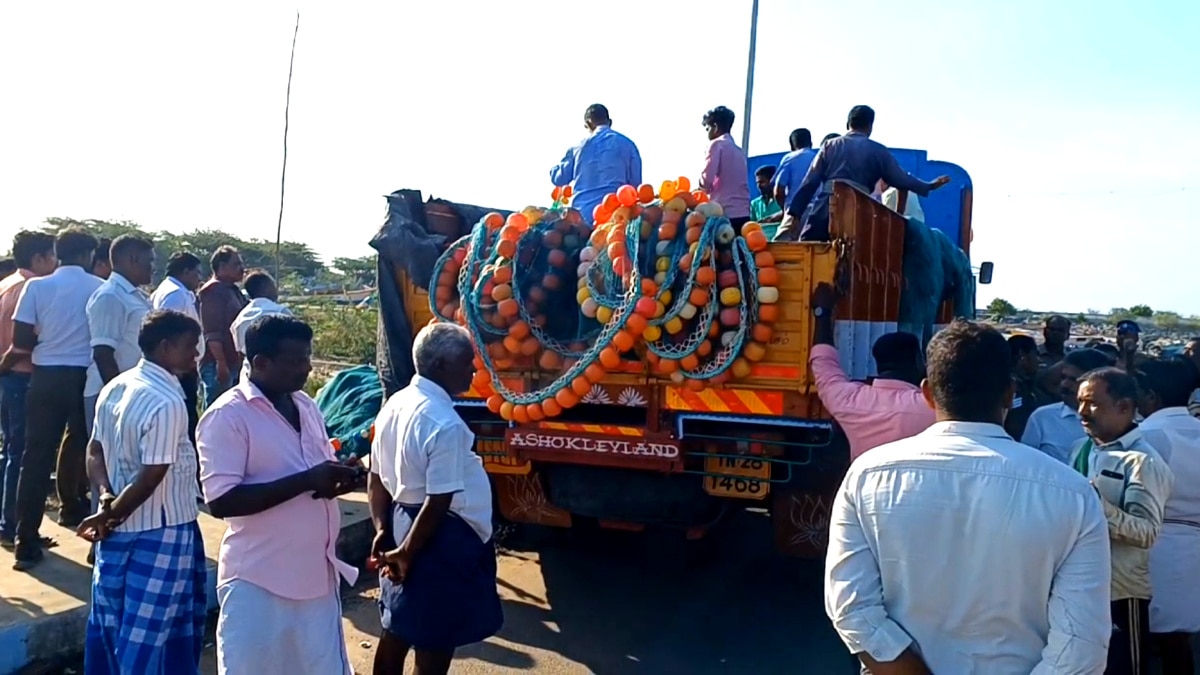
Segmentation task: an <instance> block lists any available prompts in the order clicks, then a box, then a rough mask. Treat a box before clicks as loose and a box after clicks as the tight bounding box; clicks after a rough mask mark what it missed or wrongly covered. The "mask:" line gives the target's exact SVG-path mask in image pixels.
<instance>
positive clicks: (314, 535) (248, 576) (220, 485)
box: [196, 381, 358, 600]
mask: <svg viewBox="0 0 1200 675" xmlns="http://www.w3.org/2000/svg"><path fill="white" fill-rule="evenodd" d="M293 397H294V399H295V401H296V407H297V408H299V409H300V428H301V431H300V433H297V432H296V430H295V428H293V427H292V425H291V424H289V423H288V422H287V420H285V419H284V417H283V415H280V414H279V411H277V410H276V409H275V406H273V405H271V402H270V401H269V400H267V398H266V397H265V396H263V394H262V392H261V391H259V389H258V387H256V386H254V385H253V384H251V383H250V382H248V381H243V382H241V383H240V384H238V385H237V386H235V387H234V388H233V389H231V390H230V391H229V392H228V393H227V394H225V395H224V396H222V397H221V398H219V399H217V401H216V403H214V404H213V406H212V407H211V408H209V409H208V411H207V412H206V413H205V414H204V417H203V418H202V419H201V420H200V425H199V426H198V427H197V429H196V445H197V449H198V450H199V452H200V480H201V481H202V483H203V485H204V498H205V500H206V501H208V502H212V501H213V500H215V499H217V498H219V497H220V496H221V495H224V494H225V493H226V492H229V491H230V490H232V489H233V488H235V487H237V486H239V485H243V484H260V483H270V482H272V481H275V480H279V479H280V478H285V477H287V476H290V475H292V474H295V473H299V472H301V471H304V470H306V469H308V468H310V467H313V466H316V465H317V464H320V463H321V462H325V461H329V460H334V461H336V458H335V457H334V455H333V447H332V446H331V445H330V444H329V437H328V436H327V435H326V433H325V420H324V418H323V417H322V416H321V411H320V409H318V408H317V404H316V403H314V402H313V400H312V399H311V398H309V397H308V395H307V394H305V393H304V392H296V393H295V394H293ZM226 522H227V523H228V525H229V529H227V530H226V531H225V536H224V538H222V540H221V553H220V555H219V557H218V560H217V586H221V585H222V584H225V583H228V582H230V581H232V580H234V579H241V580H244V581H248V582H250V583H252V584H254V585H256V586H260V587H262V588H263V589H265V590H267V591H269V592H271V593H274V594H275V595H278V596H280V597H283V598H289V599H292V600H311V599H313V598H320V597H324V596H325V595H328V594H329V593H330V592H331V591H334V590H336V589H335V588H334V587H333V575H332V574H330V570H331V566H332V570H334V571H336V572H337V573H338V574H340V575H341V576H342V578H344V579H345V580H346V581H347V583H350V584H353V583H354V582H355V580H356V579H357V578H358V570H356V569H355V568H353V567H351V566H350V565H347V564H346V563H344V562H342V561H340V560H338V559H337V556H336V555H335V554H334V546H335V544H336V543H337V537H338V532H339V531H340V530H341V512H340V510H339V509H338V504H337V501H336V500H331V499H313V496H312V493H310V492H305V493H304V494H301V495H299V496H297V497H293V498H292V499H290V500H288V501H286V502H283V503H282V504H279V505H277V506H275V507H273V508H270V509H267V510H266V511H263V512H261V513H256V514H254V515H250V516H239V517H235V518H228V519H226Z"/></svg>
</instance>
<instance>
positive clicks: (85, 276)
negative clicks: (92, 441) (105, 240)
mask: <svg viewBox="0 0 1200 675" xmlns="http://www.w3.org/2000/svg"><path fill="white" fill-rule="evenodd" d="M54 248H55V251H56V252H57V254H58V260H59V268H58V269H57V270H55V271H54V273H53V274H50V275H47V276H44V277H40V278H37V279H30V280H29V281H27V282H25V287H24V288H23V289H21V297H20V299H19V300H17V310H16V312H15V313H14V314H13V319H14V323H13V347H12V351H13V352H16V353H21V354H29V358H30V359H31V360H32V362H33V374H32V375H31V376H30V380H29V393H28V395H27V397H26V411H27V422H26V428H25V455H24V457H23V458H22V460H21V477H20V478H19V479H18V481H17V541H16V562H15V564H14V565H13V569H16V570H27V569H30V568H32V567H33V566H35V565H37V564H38V563H39V562H41V560H42V557H43V555H44V552H43V551H42V546H43V545H44V542H43V541H42V538H41V533H40V530H41V527H42V515H43V511H44V509H45V507H46V495H47V493H48V492H49V491H50V472H51V470H55V471H57V475H58V478H57V488H58V498H59V503H60V504H62V507H61V508H62V510H61V511H60V512H59V523H61V524H63V525H67V526H70V527H74V526H76V525H78V524H79V522H80V521H81V520H83V518H84V517H85V516H86V515H87V514H88V511H89V504H88V502H87V499H86V496H85V495H86V491H87V478H86V476H85V471H84V454H85V452H86V448H87V428H86V427H87V422H86V421H85V418H84V412H83V388H84V385H85V384H86V382H87V369H88V366H90V365H91V364H92V345H91V337H90V335H89V333H88V325H87V303H88V300H89V299H90V298H91V297H92V293H93V292H95V290H96V289H97V288H99V287H100V284H102V283H104V282H103V281H101V280H100V279H99V278H97V277H95V276H92V274H91V273H90V272H88V269H90V268H91V265H92V256H93V254H94V252H95V249H96V238H95V237H93V236H92V235H90V234H88V233H87V232H86V231H84V230H82V229H78V228H70V229H67V230H64V231H63V232H61V233H60V234H59V235H58V236H57V237H56V238H55V242H54ZM64 432H66V435H65V437H64ZM60 443H61V448H60V447H59V445H60ZM56 449H57V450H58V462H57V467H55V461H54V457H55V450H56Z"/></svg>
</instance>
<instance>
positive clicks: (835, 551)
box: [825, 321, 1112, 675]
mask: <svg viewBox="0 0 1200 675" xmlns="http://www.w3.org/2000/svg"><path fill="white" fill-rule="evenodd" d="M1008 357H1009V348H1008V345H1007V343H1006V342H1005V340H1004V337H1003V336H1002V335H1000V333H998V332H997V331H995V330H994V329H992V328H989V327H987V326H984V325H982V324H975V323H970V322H966V321H956V322H955V323H953V324H951V325H950V326H949V327H948V328H946V329H944V330H942V331H941V332H939V333H937V334H936V335H935V336H934V338H933V340H932V341H931V342H930V343H929V348H928V355H927V359H926V360H927V367H928V379H927V380H925V381H924V382H923V383H922V385H921V388H922V391H923V392H924V393H925V397H926V399H927V400H928V401H929V404H930V405H931V406H933V408H934V409H935V411H936V412H937V419H938V422H937V423H936V424H934V425H933V426H932V427H930V429H929V430H928V431H925V432H923V433H921V434H918V435H916V436H914V437H912V438H908V439H905V440H901V441H896V442H894V443H889V444H887V445H883V446H880V447H878V448H875V449H874V450H872V451H871V452H868V453H866V454H865V455H863V456H861V457H859V458H858V459H857V460H856V461H855V462H854V463H853V464H852V465H851V467H850V470H849V472H848V473H847V474H846V478H845V481H844V482H843V484H842V487H841V490H840V491H839V492H838V494H837V495H836V496H835V497H834V503H833V506H832V509H831V517H830V534H829V550H828V554H827V557H826V562H825V607H826V612H827V613H828V614H829V616H830V618H831V619H832V620H833V625H834V628H835V629H836V630H837V632H838V635H839V636H840V637H841V638H842V640H843V641H844V642H845V643H846V645H847V646H848V647H849V648H850V651H851V652H852V653H854V654H856V655H857V656H858V657H859V659H860V660H861V661H862V663H863V665H864V667H865V669H866V670H869V671H870V672H872V673H876V674H877V675H878V674H880V673H901V674H917V673H931V672H932V673H939V674H940V673H1032V674H1033V675H1067V674H1075V675H1094V674H1095V673H1099V672H1101V670H1102V669H1103V667H1104V663H1105V654H1106V651H1107V645H1108V638H1109V634H1110V633H1111V628H1112V622H1111V618H1110V615H1109V603H1108V586H1109V580H1110V579H1109V575H1110V573H1111V571H1110V560H1109V552H1108V531H1107V529H1106V527H1105V522H1104V513H1103V511H1102V509H1101V507H1100V503H1099V500H1097V499H1096V495H1095V492H1094V491H1093V490H1092V487H1091V486H1090V485H1088V482H1087V480H1085V479H1084V478H1083V477H1082V476H1079V475H1078V474H1076V473H1075V472H1073V471H1072V470H1071V469H1070V467H1067V466H1065V465H1064V464H1062V463H1061V462H1057V461H1055V460H1053V459H1051V458H1049V457H1047V456H1045V455H1043V454H1041V453H1037V452H1030V451H1029V449H1028V448H1026V447H1024V446H1022V445H1021V444H1019V443H1017V442H1016V441H1014V440H1012V439H1011V438H1010V437H1009V436H1008V434H1007V433H1005V431H1004V427H1003V426H1002V423H1003V421H1004V414H1005V410H1006V409H1007V408H1008V407H1009V406H1010V405H1011V404H1012V398H1013V391H1014V388H1013V382H1012V378H1011V376H1010V374H1009V368H1008Z"/></svg>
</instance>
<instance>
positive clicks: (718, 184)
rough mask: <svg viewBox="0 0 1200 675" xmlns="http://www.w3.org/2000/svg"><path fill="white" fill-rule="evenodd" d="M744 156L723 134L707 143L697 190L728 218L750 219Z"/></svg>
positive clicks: (729, 137) (731, 140)
mask: <svg viewBox="0 0 1200 675" xmlns="http://www.w3.org/2000/svg"><path fill="white" fill-rule="evenodd" d="M746 171H747V170H746V153H744V152H742V149H741V148H739V147H738V145H737V143H735V142H734V140H733V137H732V136H730V135H729V134H724V135H722V136H718V137H717V138H715V139H713V140H712V141H710V142H709V144H708V152H707V153H705V155H704V168H703V169H702V170H701V171H700V187H701V188H702V189H704V190H705V191H707V192H708V196H709V197H710V198H711V199H712V200H713V201H714V202H716V203H718V204H720V205H721V207H722V208H723V209H724V211H725V217H727V218H749V217H750V184H749V183H748V182H746Z"/></svg>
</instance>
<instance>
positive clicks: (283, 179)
mask: <svg viewBox="0 0 1200 675" xmlns="http://www.w3.org/2000/svg"><path fill="white" fill-rule="evenodd" d="M298 35H300V12H299V11H297V12H296V28H295V30H293V31H292V55H291V56H290V57H289V58H288V79H287V98H286V100H285V101H284V105H283V170H282V171H281V172H280V176H279V222H278V223H276V224H275V281H276V282H277V283H278V282H279V257H280V248H281V245H282V243H283V193H284V189H285V188H286V187H287V137H288V118H289V117H290V114H291V111H292V68H293V67H295V65H296V37H297V36H298Z"/></svg>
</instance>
